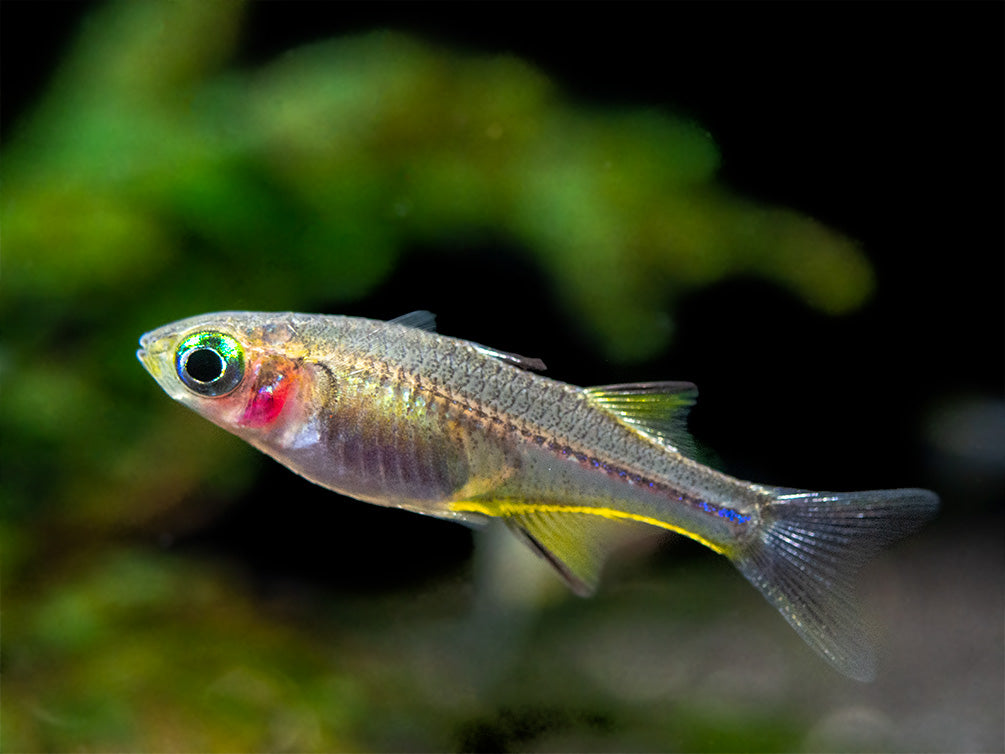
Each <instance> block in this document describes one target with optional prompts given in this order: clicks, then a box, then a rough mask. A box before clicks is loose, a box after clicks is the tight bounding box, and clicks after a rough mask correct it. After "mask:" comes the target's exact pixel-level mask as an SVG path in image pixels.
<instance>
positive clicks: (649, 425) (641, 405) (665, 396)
mask: <svg viewBox="0 0 1005 754" xmlns="http://www.w3.org/2000/svg"><path fill="white" fill-rule="evenodd" d="M584 389H585V391H586V394H587V396H588V397H589V399H590V401H591V402H592V403H594V404H595V405H597V406H600V407H601V408H604V409H606V410H608V411H610V412H611V413H613V414H614V415H615V416H617V417H618V418H619V419H620V420H621V421H623V422H624V423H626V424H628V425H630V426H631V427H633V428H634V429H636V430H638V431H639V432H641V433H642V434H644V435H646V436H647V437H649V438H652V439H653V440H656V441H657V442H660V443H662V444H663V445H667V446H669V447H670V448H671V449H673V450H676V451H677V452H679V453H682V454H683V455H686V456H688V457H691V458H693V457H694V455H695V446H694V440H692V438H691V436H690V435H689V434H688V432H687V414H688V411H689V410H690V408H691V406H693V405H694V404H695V401H696V400H697V399H698V388H697V387H696V386H695V385H694V383H691V382H636V383H627V384H623V385H602V386H600V387H589V388H584Z"/></svg>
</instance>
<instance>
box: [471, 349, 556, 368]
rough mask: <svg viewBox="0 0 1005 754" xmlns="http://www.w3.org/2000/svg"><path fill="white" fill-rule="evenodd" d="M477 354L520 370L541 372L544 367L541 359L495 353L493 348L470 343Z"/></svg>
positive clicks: (501, 352) (504, 352)
mask: <svg viewBox="0 0 1005 754" xmlns="http://www.w3.org/2000/svg"><path fill="white" fill-rule="evenodd" d="M471 345H473V346H474V347H475V348H476V349H478V352H479V353H483V354H485V355H486V356H491V357H492V358H494V359H499V360H500V361H505V362H506V363H507V364H512V365H513V366H517V367H520V368H521V369H532V370H534V371H535V372H543V371H544V370H545V369H547V368H548V367H546V366H545V365H544V362H543V361H541V359H535V358H533V357H531V356H521V355H520V354H518V353H508V352H506V351H497V350H496V349H495V348H489V347H488V346H482V345H479V344H478V343H472V344H471Z"/></svg>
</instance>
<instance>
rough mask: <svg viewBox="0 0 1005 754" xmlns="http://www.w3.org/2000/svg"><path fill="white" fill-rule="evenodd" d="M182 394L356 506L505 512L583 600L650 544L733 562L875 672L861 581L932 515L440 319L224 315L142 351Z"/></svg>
mask: <svg viewBox="0 0 1005 754" xmlns="http://www.w3.org/2000/svg"><path fill="white" fill-rule="evenodd" d="M137 357H138V358H139V360H140V362H141V363H142V364H143V366H144V367H145V368H146V369H147V371H148V372H149V373H150V375H151V376H152V377H153V378H154V380H156V382H157V383H158V384H159V385H160V386H161V388H163V389H164V391H165V392H166V393H167V394H168V395H169V396H170V397H172V398H174V399H175V400H177V401H178V402H179V403H181V404H183V405H184V406H186V407H188V408H190V409H193V410H194V411H196V412H197V413H199V414H200V415H201V416H203V417H204V418H206V419H208V420H209V421H211V422H213V423H215V424H217V425H218V426H220V427H222V428H223V429H225V430H227V431H229V432H231V433H233V434H234V435H236V436H237V437H239V438H241V439H243V440H245V441H246V442H247V443H249V444H250V445H252V446H254V447H255V448H257V449H259V450H261V451H262V452H264V453H266V454H267V455H269V456H271V457H272V458H274V459H276V460H277V461H279V462H280V463H281V464H283V465H285V466H287V467H288V468H289V469H291V470H293V471H294V472H296V473H297V474H300V475H301V476H303V477H305V478H307V479H309V480H310V481H312V482H314V483H316V484H318V485H321V486H322V487H326V488H328V489H330V490H333V491H335V492H338V493H341V494H343V495H346V496H349V497H351V498H355V499H357V500H361V501H365V502H368V503H374V504H377V505H382V506H390V507H394V508H401V509H405V510H408V511H413V512H416V513H420V514H425V515H430V516H435V517H438V518H442V519H446V520H451V521H456V522H459V523H464V524H468V525H471V526H480V525H483V524H485V523H487V522H488V521H490V520H492V519H501V520H502V521H503V522H505V524H506V526H507V527H508V528H509V529H510V530H511V531H512V532H513V533H514V534H515V535H516V536H517V537H519V538H520V539H521V540H522V541H523V542H524V543H525V544H526V545H527V546H529V547H530V548H531V549H532V550H533V551H534V552H535V553H537V554H538V555H540V556H541V557H543V558H544V559H545V560H546V561H547V562H548V563H550V564H551V566H553V567H554V569H555V571H556V572H557V573H558V574H559V575H560V576H561V577H562V579H564V581H565V582H566V583H567V584H568V586H569V587H571V589H572V591H573V592H575V593H576V594H579V595H582V596H588V595H590V594H592V593H593V592H594V591H595V590H596V588H597V585H598V582H599V580H600V576H601V570H602V567H603V565H604V563H605V561H606V560H607V559H608V557H609V555H610V554H611V553H612V552H613V551H614V550H616V549H618V548H619V547H622V546H624V544H625V543H626V542H629V541H631V540H632V539H634V538H636V537H639V536H640V533H642V532H659V531H663V532H666V531H669V532H675V533H677V534H681V535H684V536H686V537H689V538H691V539H693V540H696V541H697V542H699V543H701V544H702V545H705V546H706V547H708V548H710V549H711V550H713V551H714V552H716V553H718V554H720V555H723V556H725V557H726V558H728V559H729V560H730V561H731V562H732V563H733V564H734V565H735V566H736V568H737V569H738V570H739V571H740V573H741V574H743V576H745V577H746V578H747V580H748V581H750V583H751V584H753V585H754V586H755V587H756V588H757V589H758V590H759V591H760V592H761V593H762V594H763V595H764V597H765V598H766V599H767V600H768V602H769V603H771V604H772V605H773V606H774V607H775V608H777V610H778V611H779V612H780V613H781V615H782V616H783V617H784V618H785V619H786V620H787V621H788V622H789V624H790V625H791V626H792V627H793V628H794V629H795V630H796V632H797V633H798V634H799V635H800V636H802V638H803V639H804V640H805V641H806V643H807V644H808V645H809V646H810V647H812V648H813V649H814V650H815V651H816V652H817V653H818V654H820V655H821V656H822V657H823V658H824V659H825V660H827V661H828V662H829V663H830V664H831V665H833V666H834V667H835V668H836V669H837V670H838V671H840V672H841V673H843V674H845V675H847V676H849V677H850V678H853V679H857V680H862V681H867V680H871V679H872V678H874V677H875V673H876V657H875V651H874V649H873V645H872V642H871V639H870V636H869V632H868V631H867V630H866V629H865V627H864V622H863V620H862V617H861V613H860V611H859V609H858V606H857V600H856V576H857V574H858V572H859V571H860V569H861V568H862V566H863V565H864V564H865V563H866V562H867V561H868V560H869V559H870V558H872V557H873V556H874V555H875V554H876V553H877V552H878V551H879V550H880V549H881V548H882V547H884V546H885V545H888V544H890V543H892V542H894V541H895V540H897V539H899V538H901V537H903V536H905V535H907V534H908V533H910V532H912V531H913V530H915V529H916V528H918V527H919V526H920V525H921V524H922V523H924V522H925V521H926V520H928V519H929V518H931V517H932V516H933V515H934V514H935V512H936V510H937V508H938V505H939V500H938V497H937V496H936V495H935V494H934V493H933V492H930V491H928V490H924V489H889V490H874V491H866V492H841V493H838V492H820V491H811V490H803V489H790V488H784V487H775V486H770V485H764V484H757V483H754V482H748V481H744V480H741V479H738V478H735V477H732V476H729V475H728V474H725V473H723V472H721V471H718V470H716V469H714V468H712V467H710V466H707V465H704V464H703V463H701V462H700V461H699V460H697V459H696V457H695V455H696V454H695V452H694V450H693V447H694V446H693V444H692V442H691V440H690V436H689V435H688V433H687V429H686V418H687V413H688V410H689V409H690V407H691V406H692V405H694V403H695V400H696V398H697V388H696V387H695V386H694V385H693V384H692V383H690V382H642V383H630V384H618V385H605V386H600V387H591V388H581V387H576V386H574V385H571V384H567V383H565V382H561V381H558V380H554V379H551V378H549V377H546V376H544V375H543V374H541V372H543V371H544V370H545V365H544V363H543V362H542V361H541V360H540V359H535V358H528V357H525V356H521V355H518V354H514V353H509V352H505V351H499V350H496V349H493V348H489V347H487V346H483V345H479V344H477V343H474V342H471V341H468V340H462V339H459V338H452V337H448V336H445V335H440V334H438V333H437V332H436V327H435V317H434V316H433V315H432V314H431V313H429V312H426V311H418V312H412V313H410V314H406V315H404V316H402V317H399V318H397V319H393V320H390V321H386V322H385V321H380V320H374V319H366V318H361V317H348V316H338V315H321V314H298V313H292V312H290V313H265V312H236V311H235V312H217V313H213V314H204V315H200V316H196V317H190V318H187V319H182V320H179V321H177V322H174V323H172V324H168V325H165V326H163V327H160V328H158V329H155V330H153V331H151V332H148V333H146V334H145V335H143V336H142V337H141V338H140V348H139V350H138V351H137Z"/></svg>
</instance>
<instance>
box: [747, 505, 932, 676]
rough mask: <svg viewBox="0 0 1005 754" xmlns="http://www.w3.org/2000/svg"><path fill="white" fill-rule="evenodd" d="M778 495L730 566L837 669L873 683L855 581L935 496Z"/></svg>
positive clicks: (925, 512)
mask: <svg viewBox="0 0 1005 754" xmlns="http://www.w3.org/2000/svg"><path fill="white" fill-rule="evenodd" d="M777 492H778V494H777V496H776V497H775V499H774V500H773V501H772V502H771V503H770V504H769V505H767V506H765V508H764V509H763V511H762V514H761V517H762V521H761V526H759V527H758V530H757V533H756V534H755V535H754V537H753V539H752V540H751V541H750V543H749V544H748V545H747V546H746V547H745V548H744V549H743V550H741V551H740V552H738V553H737V554H736V555H735V556H734V558H733V560H734V563H735V565H736V567H737V568H739V569H740V572H741V573H743V575H744V576H746V577H747V579H748V580H749V581H750V582H751V583H752V584H753V585H754V586H756V587H757V588H758V589H759V590H760V591H761V593H762V594H763V595H764V596H765V597H767V599H768V601H769V602H770V603H771V604H773V605H774V606H775V607H777V608H778V610H779V611H780V612H781V613H782V615H784V616H785V619H786V620H787V621H788V622H789V623H790V624H791V625H792V627H793V628H795V629H796V631H798V632H799V635H800V636H802V637H803V638H804V639H805V640H806V642H807V643H808V644H809V645H810V646H811V647H813V649H815V650H816V651H817V652H819V653H820V654H821V655H822V656H823V657H824V658H825V659H827V660H828V661H829V662H830V663H831V664H832V665H834V667H836V668H837V669H838V670H840V671H841V672H842V673H844V674H845V675H848V676H850V677H852V678H855V679H856V680H860V681H868V680H871V679H872V678H873V677H874V676H875V662H876V661H875V655H874V651H873V646H872V642H871V641H870V639H869V636H868V634H867V632H866V630H865V626H864V624H863V622H862V619H861V617H860V615H859V610H858V604H857V600H856V596H855V584H854V578H855V575H856V573H857V572H858V570H859V569H860V568H861V567H862V565H863V564H864V563H865V562H866V561H867V560H869V558H870V557H872V556H873V555H874V554H875V553H876V552H877V551H878V550H879V549H881V548H882V547H883V546H884V545H886V544H888V543H890V542H893V541H894V540H897V539H899V538H900V537H903V536H904V535H906V534H908V533H909V532H911V531H912V530H914V529H916V528H917V527H918V526H920V525H921V524H922V523H924V521H925V520H926V519H928V518H929V517H931V516H932V515H933V514H934V513H935V510H936V509H937V508H938V504H939V501H938V497H936V495H935V494H934V493H932V492H929V491H928V490H913V489H907V490H877V491H872V492H849V493H832V492H806V491H797V490H783V489H779V490H778V491H777Z"/></svg>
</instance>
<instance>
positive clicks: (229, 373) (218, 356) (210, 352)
mask: <svg viewBox="0 0 1005 754" xmlns="http://www.w3.org/2000/svg"><path fill="white" fill-rule="evenodd" d="M174 366H175V372H177V374H178V379H180V380H181V381H182V384H184V385H185V387H187V388H188V389H189V390H191V391H192V392H194V393H198V394H199V395H204V396H207V397H209V398H215V397H217V396H220V395H226V394H227V393H229V392H231V391H232V390H233V389H234V388H236V387H237V386H238V385H240V384H241V379H242V378H243V377H244V349H242V348H241V344H240V343H238V342H237V341H236V340H235V339H234V338H232V337H231V336H229V335H227V334H226V333H222V332H199V333H194V334H192V335H189V336H188V337H187V338H185V340H183V341H182V342H181V343H179V344H178V348H177V349H176V350H175V356H174Z"/></svg>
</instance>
